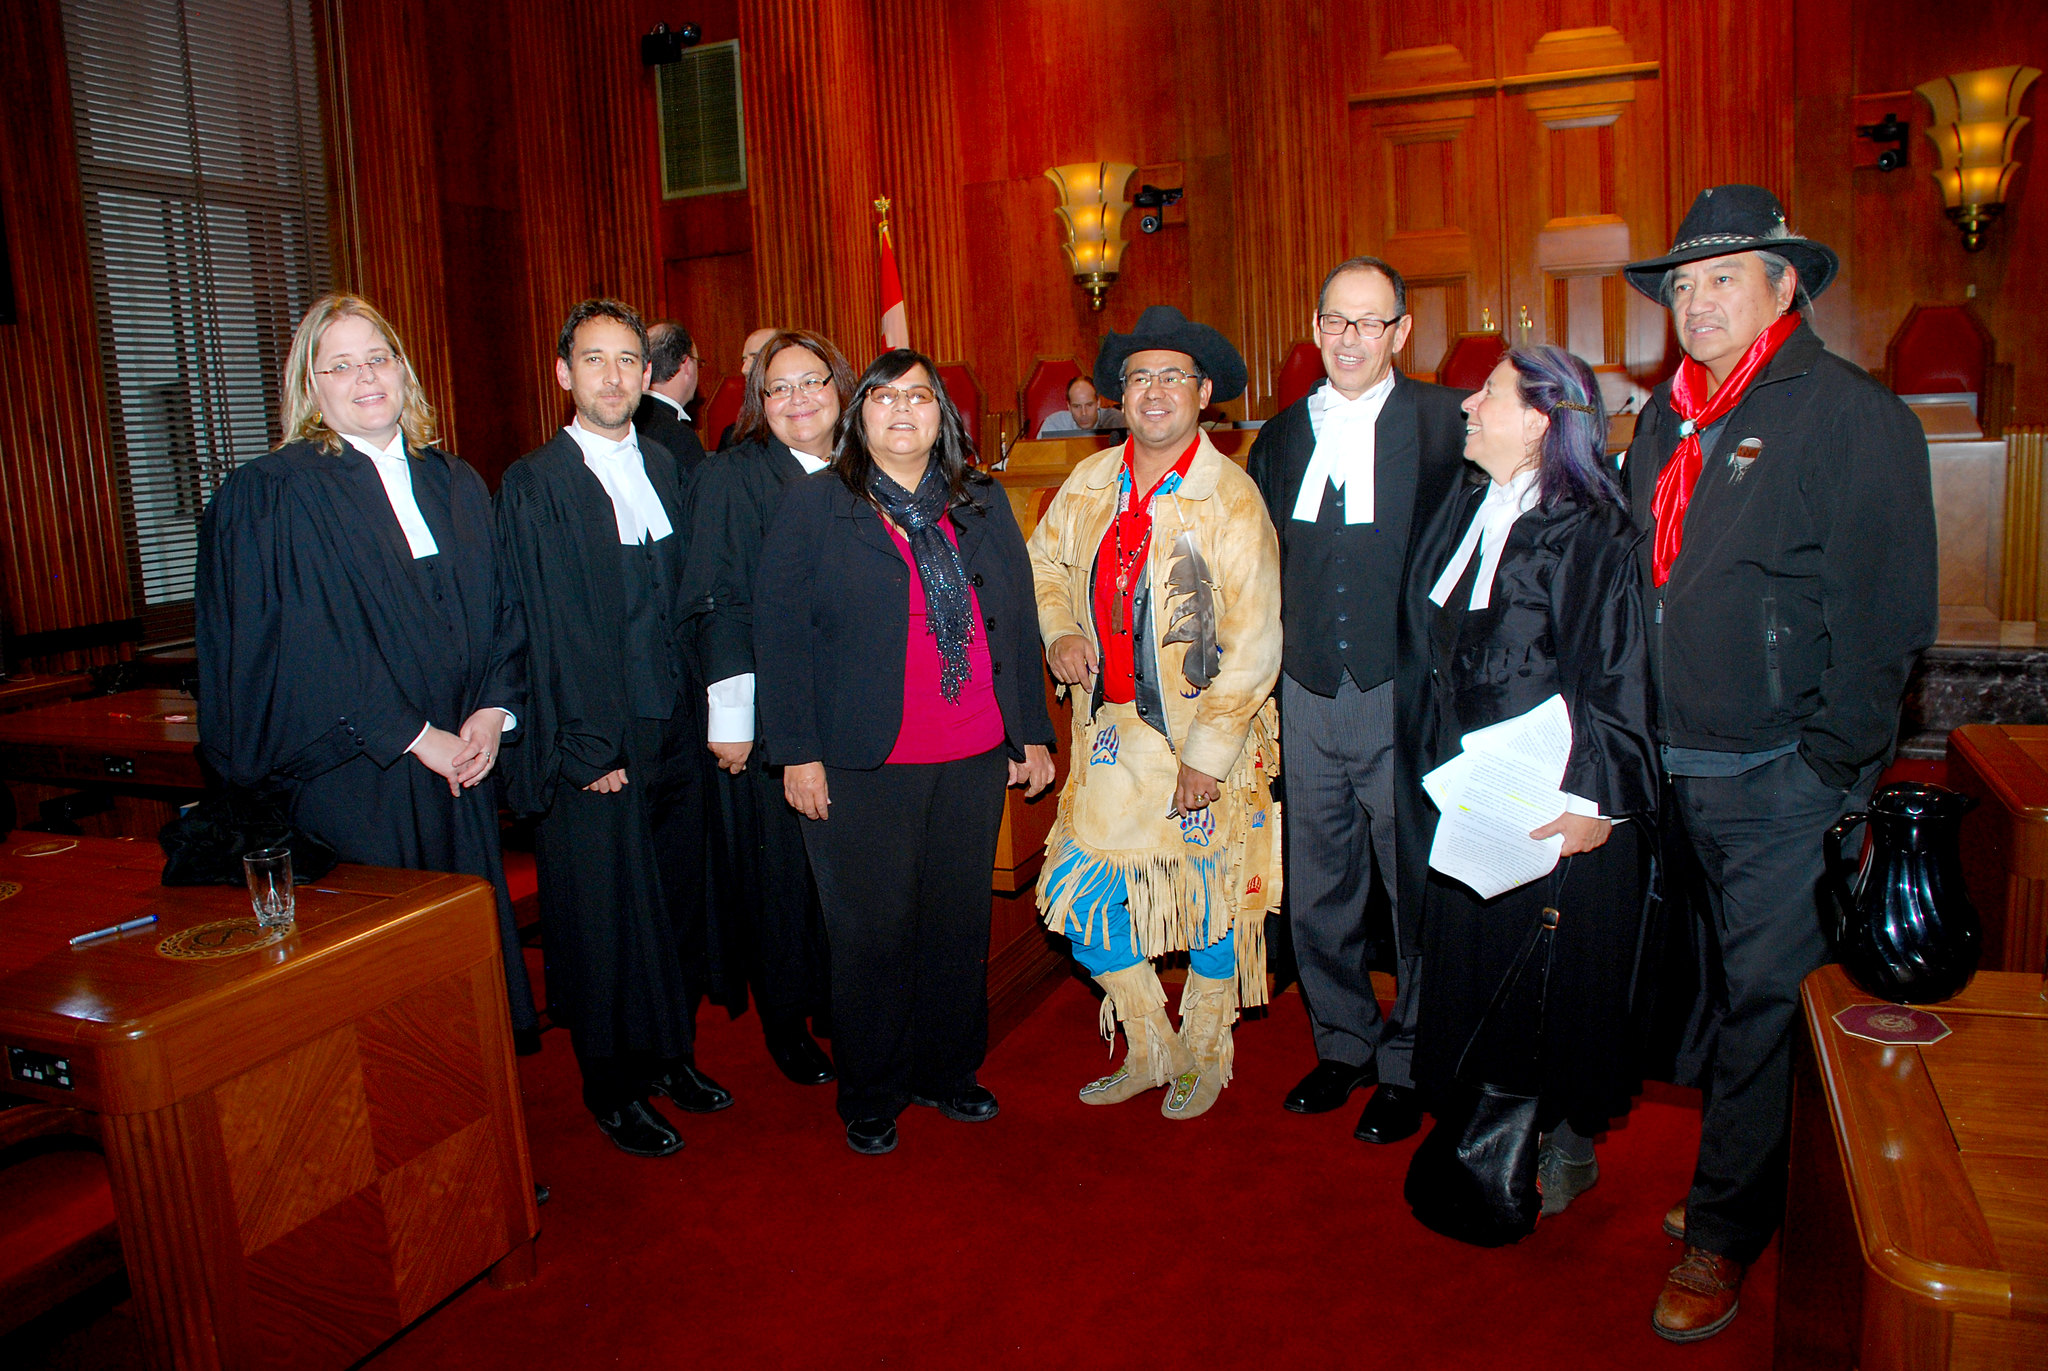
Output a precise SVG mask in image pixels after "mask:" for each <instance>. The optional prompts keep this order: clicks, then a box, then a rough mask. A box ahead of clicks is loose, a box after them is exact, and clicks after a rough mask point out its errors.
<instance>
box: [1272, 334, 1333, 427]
mask: <svg viewBox="0 0 2048 1371" xmlns="http://www.w3.org/2000/svg"><path fill="white" fill-rule="evenodd" d="M1322 379H1323V352H1322V349H1321V348H1319V347H1317V346H1316V345H1315V344H1314V343H1296V344H1295V345H1294V346H1293V347H1292V348H1290V349H1289V350H1288V353H1287V360H1286V361H1284V362H1282V363H1281V364H1280V376H1279V379H1277V380H1276V381H1274V383H1273V412H1274V413H1275V414H1278V413H1279V412H1280V411H1281V410H1283V409H1286V408H1287V407H1288V406H1289V405H1291V404H1293V403H1294V402H1295V401H1296V400H1299V399H1300V398H1301V397H1302V396H1304V395H1306V394H1308V393H1309V392H1310V391H1312V390H1314V389H1315V388H1316V382H1318V381H1320V380H1322Z"/></svg>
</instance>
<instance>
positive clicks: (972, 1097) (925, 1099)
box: [910, 1085, 1002, 1123]
mask: <svg viewBox="0 0 2048 1371" xmlns="http://www.w3.org/2000/svg"><path fill="white" fill-rule="evenodd" d="M910 1102H911V1103H912V1104H921V1105H923V1106H924V1107H925V1108H926V1109H936V1110H938V1111H939V1112H940V1113H941V1114H944V1115H945V1116H946V1117H947V1118H949V1119H958V1120H959V1121H960V1122H961V1123H986V1122H987V1121H988V1120H990V1119H993V1118H994V1117H995V1116H996V1115H997V1114H999V1113H1000V1112H1002V1106H1001V1105H999V1104H997V1103H996V1097H995V1095H994V1094H992V1093H991V1092H990V1091H989V1088H988V1087H987V1086H985V1085H970V1086H968V1087H967V1088H966V1089H965V1090H962V1091H960V1092H959V1093H957V1094H953V1095H912V1096H911V1097H910Z"/></svg>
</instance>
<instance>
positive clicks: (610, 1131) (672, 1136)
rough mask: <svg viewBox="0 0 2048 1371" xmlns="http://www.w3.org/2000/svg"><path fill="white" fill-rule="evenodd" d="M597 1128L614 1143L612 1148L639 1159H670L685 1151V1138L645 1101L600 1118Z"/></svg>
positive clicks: (635, 1101)
mask: <svg viewBox="0 0 2048 1371" xmlns="http://www.w3.org/2000/svg"><path fill="white" fill-rule="evenodd" d="M597 1126H598V1127H599V1128H601V1129H603V1130H604V1135H605V1136H606V1137H607V1138H610V1139H611V1140H612V1146H614V1147H616V1148H618V1149H619V1151H621V1152H630V1153H632V1154H633V1155H634V1156H636V1157H666V1156H667V1155H668V1154H669V1153H671V1152H680V1151H682V1150H683V1135H682V1134H680V1133H678V1132H676V1131H675V1130H674V1129H673V1128H670V1127H669V1126H668V1121H667V1120H666V1119H664V1118H662V1117H661V1115H659V1114H657V1113H655V1112H654V1106H653V1105H651V1104H649V1103H647V1101H645V1100H634V1101H632V1102H631V1103H630V1104H626V1105H622V1106H620V1107H619V1108H617V1109H615V1110H613V1111H612V1112H611V1113H609V1114H600V1115H598V1116H597Z"/></svg>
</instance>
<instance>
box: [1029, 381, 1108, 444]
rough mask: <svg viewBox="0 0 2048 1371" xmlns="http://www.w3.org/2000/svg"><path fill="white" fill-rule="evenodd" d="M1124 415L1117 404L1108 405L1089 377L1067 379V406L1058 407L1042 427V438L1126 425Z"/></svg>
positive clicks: (1059, 436) (1040, 427)
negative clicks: (1096, 391) (1061, 408)
mask: <svg viewBox="0 0 2048 1371" xmlns="http://www.w3.org/2000/svg"><path fill="white" fill-rule="evenodd" d="M1123 426H1124V417H1123V414H1122V412H1121V411H1119V410H1118V409H1117V408H1116V407H1115V406H1113V405H1105V404H1103V403H1102V400H1101V398H1100V397H1099V396H1097V395H1096V393H1095V385H1094V383H1093V382H1091V381H1090V380H1089V379H1088V378H1087V377H1085V376H1076V377H1075V378H1074V379H1073V380H1071V381H1069V382H1067V407H1066V408H1065V409H1063V410H1057V411H1055V412H1054V413H1053V414H1051V415H1050V416H1048V417H1047V419H1046V421H1045V422H1044V423H1042V424H1040V425H1039V426H1038V436H1039V437H1040V438H1068V437H1072V436H1073V435H1075V434H1077V433H1094V432H1097V431H1098V430H1101V429H1108V428H1122V427H1123Z"/></svg>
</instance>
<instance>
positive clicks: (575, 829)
mask: <svg viewBox="0 0 2048 1371" xmlns="http://www.w3.org/2000/svg"><path fill="white" fill-rule="evenodd" d="M640 453H641V460H642V462H643V464H644V465H645V467H646V470H647V477H648V480H649V481H650V482H651V483H652V485H653V487H654V490H655V493H656V495H657V496H659V497H660V499H661V503H662V508H663V509H664V510H665V511H666V512H667V514H668V519H669V524H670V526H671V528H672V529H673V530H674V532H673V533H672V534H671V535H670V536H671V537H673V538H675V539H676V540H677V541H678V544H679V545H680V543H682V542H683V541H686V540H687V538H688V536H689V535H688V526H687V525H686V524H685V523H684V522H683V508H684V491H683V488H682V485H681V483H680V480H679V478H678V475H677V471H676V464H675V461H674V459H673V458H672V457H670V456H669V454H668V452H667V450H666V449H664V448H662V447H661V446H660V445H658V444H656V443H652V442H647V441H642V443H641V444H640ZM498 538H499V544H500V557H501V558H502V561H503V565H504V568H505V578H506V583H507V595H508V598H509V599H510V600H511V601H512V603H513V605H514V607H515V608H516V610H517V612H518V613H519V614H520V615H521V616H522V618H523V621H524V623H525V628H526V637H527V641H528V645H529V647H528V653H529V668H528V674H529V676H530V678H531V691H530V698H529V702H528V711H529V714H530V716H531V717H530V718H527V719H525V720H523V722H524V723H525V725H526V730H525V731H526V733H527V740H526V743H527V745H526V746H524V747H523V748H521V749H520V753H519V755H518V756H517V757H516V758H514V757H509V756H508V758H507V762H508V765H507V767H506V771H505V781H506V788H507V798H508V799H509V801H510V803H511V804H512V806H513V807H514V808H515V809H518V810H519V811H521V812H522V813H529V814H536V815H539V816H540V823H539V826H538V831H537V833H536V838H537V842H536V852H535V857H536V862H535V865H536V868H537V875H538V876H539V883H540V909H541V926H542V931H543V937H544V941H545V946H546V950H547V973H548V1010H549V1014H550V1015H551V1016H552V1017H553V1018H554V1019H555V1020H556V1021H557V1022H561V1023H565V1024H567V1025H568V1027H569V1028H570V1030H571V1034H572V1037H573V1039H574V1041H575V1044H576V1048H577V1055H578V1057H579V1059H582V1060H584V1061H585V1062H586V1063H587V1062H588V1061H589V1060H590V1059H592V1058H605V1059H612V1058H629V1057H645V1058H651V1059H657V1060H673V1059H678V1058H686V1057H688V1056H689V1055H690V1050H691V1046H692V1040H693V1033H692V1028H691V1013H692V999H693V987H692V986H691V985H690V983H689V982H688V980H687V979H686V977H685V965H684V962H685V951H686V947H687V945H688V944H689V943H690V942H691V941H692V940H693V939H694V938H696V937H698V936H701V933H700V930H701V924H702V909H703V894H704V891H703V873H702V862H701V854H702V845H703V811H702V792H703V785H702V784H701V778H700V777H699V774H698V766H699V763H698V762H697V759H696V757H695V756H694V755H692V754H691V753H690V752H689V745H690V742H691V739H690V737H689V735H690V732H691V727H692V720H693V718H694V717H696V716H695V715H694V714H693V713H692V711H691V710H690V709H689V708H688V700H687V696H686V694H685V690H686V683H685V682H684V681H683V680H682V679H680V678H678V680H677V683H676V697H675V701H674V708H673V711H672V713H671V717H670V718H669V719H667V720H662V721H656V720H651V719H643V718H640V717H637V716H636V714H635V711H634V709H633V707H632V704H631V701H630V698H629V691H628V670H629V667H630V662H629V659H628V648H627V623H626V620H627V595H626V587H625V575H626V574H627V573H626V568H627V566H628V565H629V563H628V560H627V559H626V558H625V557H624V556H623V555H622V551H621V547H620V543H619V530H618V520H617V516H616V515H615V513H614V511H613V508H612V502H611V497H610V496H609V495H608V494H606V493H605V489H604V486H603V484H602V483H600V482H599V481H598V479H597V477H596V475H594V474H593V473H592V472H591V470H590V469H589V467H587V466H586V465H585V464H584V461H583V453H582V450H581V449H580V448H578V447H577V446H576V442H575V440H574V439H572V438H570V437H569V435H568V434H567V433H557V434H556V435H555V437H554V438H553V440H552V441H550V442H549V443H548V444H547V445H546V446H545V447H542V448H540V449H538V450H537V451H534V452H531V453H528V454H527V455H526V456H524V457H522V458H520V459H519V460H518V461H517V462H514V463H513V464H512V466H511V468H510V469H509V470H507V471H506V473H505V479H504V483H503V484H502V485H501V486H500V487H499V489H498ZM681 552H682V549H681V547H680V546H678V548H677V556H676V564H677V565H678V566H679V565H680V563H681ZM666 593H667V595H668V597H669V598H668V600H667V602H666V603H665V604H663V605H661V606H660V607H659V608H660V614H661V615H662V616H664V617H663V620H662V621H663V622H664V623H665V625H666V640H665V641H664V642H662V643H659V644H655V645H651V646H653V647H654V648H655V649H656V650H657V651H658V653H659V655H661V656H662V657H663V658H664V659H668V660H675V661H678V662H679V661H680V660H681V658H682V655H683V654H682V648H681V634H682V631H683V630H682V625H683V614H682V602H681V578H680V576H676V577H674V578H672V579H670V580H669V581H668V582H667V583H666ZM699 746H701V744H699ZM622 767H623V768H624V769H625V772H626V778H627V784H626V786H625V788H624V789H622V790H620V791H618V792H617V793H615V794H611V795H602V794H597V793H595V792H592V791H588V790H585V789H584V787H586V786H588V785H589V784H590V783H591V782H592V781H595V780H597V779H598V778H599V777H600V776H603V775H605V774H606V773H607V772H610V771H614V770H617V769H619V768H622ZM586 1083H588V1076H587V1075H586ZM635 1093H637V1092H635ZM594 1107H595V1106H594Z"/></svg>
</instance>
